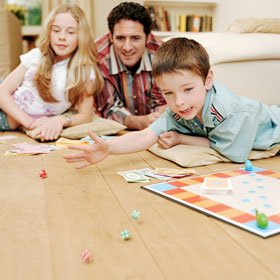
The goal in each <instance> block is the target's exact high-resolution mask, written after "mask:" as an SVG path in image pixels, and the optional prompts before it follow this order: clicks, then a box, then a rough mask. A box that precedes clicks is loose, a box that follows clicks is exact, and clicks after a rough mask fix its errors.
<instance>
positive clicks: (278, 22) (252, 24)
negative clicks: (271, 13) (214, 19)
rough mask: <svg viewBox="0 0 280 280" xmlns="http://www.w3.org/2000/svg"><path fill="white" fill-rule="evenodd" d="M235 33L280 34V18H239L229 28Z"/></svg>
mask: <svg viewBox="0 0 280 280" xmlns="http://www.w3.org/2000/svg"><path fill="white" fill-rule="evenodd" d="M228 31H229V32H235V33H256V32H261V33H275V34H280V18H239V19H236V20H235V21H234V22H233V23H232V24H231V25H230V26H229V28H228Z"/></svg>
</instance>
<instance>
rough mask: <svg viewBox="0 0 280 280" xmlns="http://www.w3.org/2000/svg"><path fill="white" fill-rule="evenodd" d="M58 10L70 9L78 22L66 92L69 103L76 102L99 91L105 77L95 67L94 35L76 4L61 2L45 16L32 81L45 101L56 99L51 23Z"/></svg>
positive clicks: (75, 103) (61, 11) (59, 11)
mask: <svg viewBox="0 0 280 280" xmlns="http://www.w3.org/2000/svg"><path fill="white" fill-rule="evenodd" d="M59 13H71V15H72V16H73V17H74V19H75V20H76V21H77V22H78V46H77V49H76V50H75V51H74V52H73V54H72V56H71V58H70V61H69V64H68V70H67V83H66V88H65V92H67V91H68V99H69V101H70V103H71V104H72V106H74V105H78V104H79V103H80V102H81V101H82V100H83V98H84V97H86V96H88V95H91V94H95V93H97V92H99V91H101V89H102V87H103V84H104V81H103V77H102V76H101V74H100V72H99V70H98V67H97V50H96V47H95V42H94V37H93V35H92V33H91V30H90V28H89V25H88V22H87V20H86V16H85V14H84V12H83V10H82V9H81V8H80V7H78V6H77V5H70V4H64V5H60V6H58V7H57V8H56V9H54V10H53V11H52V12H51V13H50V14H49V15H48V17H47V18H46V21H45V23H44V28H43V31H42V33H41V34H40V37H39V40H38V47H39V49H40V51H41V53H42V60H41V63H40V66H39V68H38V70H37V72H36V74H35V78H34V82H35V85H36V86H37V88H38V91H39V94H40V96H41V98H42V99H43V100H44V101H45V102H58V101H57V100H56V99H55V98H54V96H53V95H52V84H51V77H52V66H53V64H54V61H55V53H54V51H53V50H52V48H51V45H50V36H51V35H50V33H51V27H52V24H53V22H54V19H55V16H56V15H57V14H59ZM92 69H93V70H94V73H95V80H94V81H93V84H94V90H93V91H92V92H88V89H89V87H88V85H89V82H90V73H91V71H92Z"/></svg>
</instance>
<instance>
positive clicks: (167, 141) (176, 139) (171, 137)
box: [157, 131, 182, 149]
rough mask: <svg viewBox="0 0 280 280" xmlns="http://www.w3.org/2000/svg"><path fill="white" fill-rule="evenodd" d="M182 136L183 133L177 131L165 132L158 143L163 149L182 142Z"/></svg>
mask: <svg viewBox="0 0 280 280" xmlns="http://www.w3.org/2000/svg"><path fill="white" fill-rule="evenodd" d="M181 136H182V134H180V133H178V132H175V131H168V132H164V133H162V134H161V135H160V136H159V139H158V141H157V143H158V145H159V146H160V147H161V148H162V149H168V148H171V147H173V146H175V145H178V144H181V142H182V139H181Z"/></svg>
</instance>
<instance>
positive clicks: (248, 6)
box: [215, 0, 280, 32]
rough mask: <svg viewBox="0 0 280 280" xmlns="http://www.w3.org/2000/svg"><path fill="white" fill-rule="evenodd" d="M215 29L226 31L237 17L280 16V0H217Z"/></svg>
mask: <svg viewBox="0 0 280 280" xmlns="http://www.w3.org/2000/svg"><path fill="white" fill-rule="evenodd" d="M217 1H218V2H219V4H218V7H217V8H216V18H215V31H220V32H222V31H225V30H226V29H227V27H228V26H229V25H230V24H231V23H232V22H233V21H234V20H235V19H237V18H248V17H261V18H264V17H274V18H280V0H217Z"/></svg>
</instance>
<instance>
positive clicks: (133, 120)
mask: <svg viewBox="0 0 280 280" xmlns="http://www.w3.org/2000/svg"><path fill="white" fill-rule="evenodd" d="M159 116H160V112H154V113H150V114H149V115H145V116H127V117H126V119H125V121H124V125H125V126H126V127H127V128H128V129H133V130H142V129H144V128H146V127H148V126H149V125H150V124H151V123H153V122H154V121H155V120H156V119H158V118H159Z"/></svg>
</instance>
